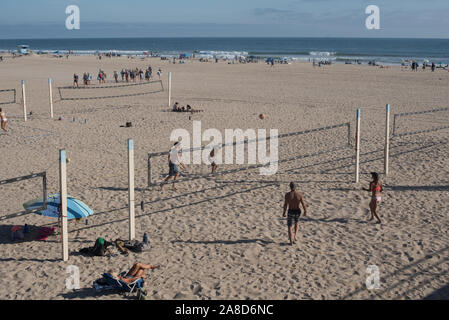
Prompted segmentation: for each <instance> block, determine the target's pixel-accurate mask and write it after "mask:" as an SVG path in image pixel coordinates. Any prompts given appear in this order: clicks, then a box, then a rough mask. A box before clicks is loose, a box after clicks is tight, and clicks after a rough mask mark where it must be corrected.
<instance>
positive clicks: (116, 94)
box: [57, 80, 164, 101]
mask: <svg viewBox="0 0 449 320" xmlns="http://www.w3.org/2000/svg"><path fill="white" fill-rule="evenodd" d="M57 89H58V93H59V99H60V100H59V101H76V100H95V99H111V98H123V97H135V96H143V95H148V94H153V93H158V92H163V91H164V85H163V83H162V80H155V81H145V82H143V81H142V82H138V83H126V84H117V85H104V86H91V85H87V86H85V85H80V86H79V87H75V86H66V87H57Z"/></svg>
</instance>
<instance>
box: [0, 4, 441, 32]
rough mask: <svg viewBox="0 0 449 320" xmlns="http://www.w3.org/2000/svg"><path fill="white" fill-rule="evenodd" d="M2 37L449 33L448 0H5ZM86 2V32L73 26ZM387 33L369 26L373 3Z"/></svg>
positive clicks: (1, 13)
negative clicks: (69, 23)
mask: <svg viewBox="0 0 449 320" xmlns="http://www.w3.org/2000/svg"><path fill="white" fill-rule="evenodd" d="M1 2H2V3H1V4H0V38H2V39H7V38H9V39H14V38H71V37H176V36H180V37H187V36H193V37H195V36H210V37H213V36H217V37H225V36H288V37H294V36H297V37H412V38H413V37H417V38H449V1H448V0H426V1H422V0H407V1H403V0H372V1H365V0H257V1H255V0H254V1H253V0H220V1H218V0H165V1H161V0H68V1H66V0H12V1H6V0H2V1H1ZM68 5H78V6H79V8H80V11H81V29H80V30H71V31H70V30H66V29H65V20H66V18H67V15H66V14H65V8H66V7H67V6H68ZM368 5H377V6H379V8H380V10H381V30H367V29H366V28H365V19H366V17H367V15H366V14H365V8H366V7H367V6H368Z"/></svg>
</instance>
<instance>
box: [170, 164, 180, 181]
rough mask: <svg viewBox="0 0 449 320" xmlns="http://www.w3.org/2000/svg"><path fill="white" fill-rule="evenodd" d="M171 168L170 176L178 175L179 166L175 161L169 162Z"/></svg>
mask: <svg viewBox="0 0 449 320" xmlns="http://www.w3.org/2000/svg"><path fill="white" fill-rule="evenodd" d="M169 167H170V170H169V172H168V176H169V177H176V176H177V175H178V173H179V170H178V166H177V165H176V164H174V163H171V162H170V164H169Z"/></svg>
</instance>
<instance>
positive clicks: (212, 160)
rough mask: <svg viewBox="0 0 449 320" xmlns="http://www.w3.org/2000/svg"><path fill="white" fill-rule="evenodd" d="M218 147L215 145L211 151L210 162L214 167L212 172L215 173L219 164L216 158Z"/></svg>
mask: <svg viewBox="0 0 449 320" xmlns="http://www.w3.org/2000/svg"><path fill="white" fill-rule="evenodd" d="M216 149H217V147H213V148H212V151H211V152H210V153H209V162H210V165H211V167H212V172H211V174H214V173H215V172H216V171H217V168H218V165H217V160H216V154H215V152H216Z"/></svg>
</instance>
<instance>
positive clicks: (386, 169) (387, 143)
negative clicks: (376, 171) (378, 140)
mask: <svg viewBox="0 0 449 320" xmlns="http://www.w3.org/2000/svg"><path fill="white" fill-rule="evenodd" d="M389 157H390V105H389V104H387V106H386V116H385V152H384V172H385V175H386V176H387V175H388V172H389Z"/></svg>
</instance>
